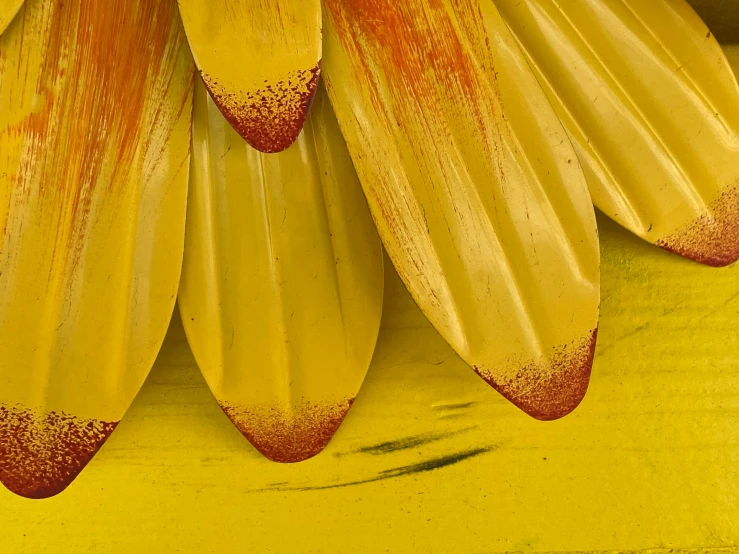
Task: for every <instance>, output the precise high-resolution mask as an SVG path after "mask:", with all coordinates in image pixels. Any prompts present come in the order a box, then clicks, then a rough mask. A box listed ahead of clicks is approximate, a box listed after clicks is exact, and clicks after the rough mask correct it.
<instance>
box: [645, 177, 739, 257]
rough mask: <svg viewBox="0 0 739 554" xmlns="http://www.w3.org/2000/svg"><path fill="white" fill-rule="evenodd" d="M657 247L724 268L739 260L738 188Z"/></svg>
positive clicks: (728, 191)
mask: <svg viewBox="0 0 739 554" xmlns="http://www.w3.org/2000/svg"><path fill="white" fill-rule="evenodd" d="M657 245H658V246H661V247H662V248H664V249H665V250H668V251H670V252H672V253H674V254H678V255H680V256H684V257H686V258H689V259H691V260H694V261H696V262H700V263H702V264H706V265H709V266H711V267H725V266H727V265H730V264H733V263H734V262H735V261H737V260H739V185H736V184H735V185H732V186H729V187H727V188H726V190H725V191H724V192H723V193H722V194H721V195H720V196H719V197H718V198H717V199H716V200H714V201H713V203H712V204H711V206H710V214H706V215H702V216H701V217H699V218H698V219H696V220H695V221H692V222H691V223H689V224H687V225H685V226H684V227H682V228H681V229H679V230H678V231H676V232H674V233H673V234H671V235H669V236H667V237H665V238H663V239H660V240H658V241H657Z"/></svg>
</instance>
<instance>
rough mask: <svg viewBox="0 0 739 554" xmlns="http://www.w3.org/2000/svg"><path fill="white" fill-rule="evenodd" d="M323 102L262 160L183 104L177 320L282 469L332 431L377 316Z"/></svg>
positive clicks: (235, 410) (377, 292)
mask: <svg viewBox="0 0 739 554" xmlns="http://www.w3.org/2000/svg"><path fill="white" fill-rule="evenodd" d="M324 95H325V93H324V92H319V96H318V97H317V99H316V106H315V107H314V108H313V110H312V111H311V116H310V118H309V119H308V121H307V122H306V126H305V129H304V130H303V133H302V134H301V135H300V137H299V138H298V140H297V142H296V143H295V144H293V145H292V146H291V147H290V148H288V149H287V150H285V151H284V152H281V153H279V154H262V153H260V152H257V151H256V150H254V149H252V148H251V147H250V146H249V145H248V144H247V143H245V142H244V141H243V140H242V139H241V137H239V135H237V134H236V132H235V131H234V130H233V129H232V128H231V127H230V126H229V125H228V123H227V122H226V121H225V120H224V118H223V117H222V116H221V114H220V113H219V111H218V109H217V107H216V105H215V104H214V102H213V101H212V99H211V98H210V97H209V96H208V94H207V93H206V92H205V89H204V88H203V87H202V86H199V87H198V88H197V90H196V94H195V121H194V130H193V159H192V173H191V181H190V201H189V207H188V219H187V238H186V246H185V264H184V270H183V277H182V288H181V290H180V297H179V301H180V310H181V313H182V320H183V323H184V326H185V330H186V332H187V336H188V340H189V342H190V345H191V347H192V350H193V353H194V354H195V358H196V359H197V361H198V365H199V366H200V369H201V371H202V372H203V375H204V376H205V378H206V380H207V382H208V384H209V386H210V388H211V390H212V391H213V393H214V395H215V397H216V399H217V400H218V402H219V403H220V405H221V407H222V408H223V410H224V412H225V413H226V414H227V415H228V416H229V417H230V418H231V420H232V421H233V422H234V424H235V425H236V426H237V427H238V428H239V430H240V431H241V432H242V433H243V434H244V436H246V438H247V439H249V441H251V442H252V444H254V446H255V447H256V448H257V449H258V450H259V451H260V452H262V453H263V454H264V455H265V456H267V457H268V458H270V459H272V460H276V461H280V462H297V461H300V460H304V459H306V458H309V457H311V456H313V455H315V454H317V453H318V452H319V451H320V450H321V449H323V447H324V446H326V444H327V443H328V441H329V440H330V439H331V437H332V436H333V434H334V433H335V432H336V430H337V429H338V427H339V425H340V424H341V421H342V420H343V419H344V416H345V415H346V414H347V412H348V410H349V407H350V406H351V403H352V402H353V400H354V397H355V396H356V395H357V392H358V391H359V387H360V385H361V384H362V381H363V380H364V376H365V374H366V372H367V368H368V367H369V363H370V359H371V357H372V352H373V350H374V346H375V341H376V340H377V334H378V332H379V326H380V315H381V311H382V295H383V268H382V247H381V245H380V239H379V237H378V236H377V231H376V230H375V227H374V225H373V223H372V219H371V216H370V213H369V210H368V208H367V202H366V200H365V199H364V196H363V195H362V189H361V187H360V185H359V182H358V181H357V176H356V174H355V172H354V168H353V167H352V162H351V159H350V157H349V153H348V152H347V150H346V145H345V144H344V139H343V138H342V136H341V132H340V131H339V127H338V124H337V122H336V119H335V116H334V114H333V112H332V110H331V106H330V104H329V103H328V100H325V99H324V98H323V96H324Z"/></svg>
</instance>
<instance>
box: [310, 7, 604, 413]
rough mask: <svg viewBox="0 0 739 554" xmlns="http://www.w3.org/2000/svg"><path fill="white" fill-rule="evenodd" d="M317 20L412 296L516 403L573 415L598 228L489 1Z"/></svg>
mask: <svg viewBox="0 0 739 554" xmlns="http://www.w3.org/2000/svg"><path fill="white" fill-rule="evenodd" d="M324 10H325V11H324V13H325V15H326V17H325V19H324V33H325V34H324V37H325V45H326V50H325V55H326V58H325V60H326V65H325V68H326V78H327V82H328V90H329V95H330V97H331V100H332V103H333V105H334V108H335V109H336V113H337V116H338V118H339V122H340V124H341V128H342V131H343V132H344V136H345V137H346V139H347V144H348V146H349V150H350V152H351V154H352V158H353V160H354V163H355V166H356V168H357V173H358V174H359V177H360V179H361V181H362V186H363V187H364V191H365V194H366V196H367V199H368V202H369V206H370V209H371V210H372V214H373V216H374V218H375V221H376V222H377V225H378V229H379V231H380V237H381V238H382V240H383V242H384V244H385V247H386V249H387V251H388V254H389V255H390V258H391V259H392V261H393V263H394V264H395V267H396V268H397V270H398V273H399V274H400V276H401V278H402V279H403V281H404V283H405V284H406V286H407V287H408V289H409V290H410V292H411V294H412V295H413V298H414V299H415V301H416V302H417V303H418V305H419V306H420V307H421V309H422V310H423V311H424V313H425V314H426V316H427V317H428V318H429V320H430V321H431V322H432V323H433V325H434V326H435V327H436V328H437V329H438V330H439V332H440V333H441V334H442V335H443V336H444V338H445V339H446V340H447V341H448V342H449V343H450V344H451V345H452V347H453V348H454V349H455V350H456V351H457V352H458V353H459V354H460V355H461V357H462V358H463V359H464V360H465V361H466V362H467V363H468V364H470V365H471V366H473V367H474V368H475V369H476V371H477V372H478V373H479V374H480V375H481V376H482V377H483V378H484V379H486V380H487V381H488V382H489V383H490V384H491V385H492V386H493V387H495V388H496V389H497V390H499V391H500V392H501V393H502V394H503V395H505V396H506V397H507V398H508V399H510V400H511V401H512V402H514V403H515V404H516V405H518V406H519V407H520V408H522V409H523V410H525V411H526V412H527V413H529V414H530V415H532V416H534V417H536V418H539V419H554V418H557V417H560V416H563V415H565V414H566V413H568V412H570V411H571V410H572V409H574V408H575V406H577V404H578V403H579V402H580V400H581V399H582V397H583V395H584V394H585V390H586V388H587V384H588V380H589V376H590V368H591V363H592V354H593V348H594V345H595V335H596V328H597V321H598V302H599V286H598V282H599V276H598V267H599V253H598V241H597V233H596V226H595V217H594V214H593V208H592V204H591V202H590V198H589V196H588V192H587V188H586V184H585V180H584V177H583V175H582V172H581V170H580V168H579V166H578V163H577V158H576V156H575V153H574V151H573V149H572V146H571V145H570V143H569V141H568V139H567V136H566V134H565V132H564V130H563V129H562V127H561V125H560V123H559V121H558V120H557V118H556V116H555V114H554V112H553V111H552V110H551V108H550V106H549V104H548V103H547V101H546V97H545V96H544V93H543V92H542V91H541V89H540V88H539V86H538V85H537V83H536V79H535V77H534V75H533V74H532V72H531V70H530V69H529V67H528V65H527V63H526V60H525V59H524V58H523V55H522V54H521V52H520V51H519V50H518V48H517V46H516V44H515V41H514V39H513V37H512V36H511V35H510V33H509V32H508V31H507V29H506V26H505V24H504V23H503V21H502V20H501V18H500V16H499V14H498V12H497V11H496V10H495V7H494V6H493V4H492V2H490V1H486V0H483V1H477V0H432V1H429V0H408V1H406V2H393V1H391V0H374V1H370V0H327V1H326V2H325V3H324Z"/></svg>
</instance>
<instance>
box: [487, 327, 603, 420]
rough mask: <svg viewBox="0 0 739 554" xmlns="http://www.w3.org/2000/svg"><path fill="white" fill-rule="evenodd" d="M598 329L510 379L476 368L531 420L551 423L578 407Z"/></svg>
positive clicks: (530, 365)
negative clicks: (531, 418)
mask: <svg viewBox="0 0 739 554" xmlns="http://www.w3.org/2000/svg"><path fill="white" fill-rule="evenodd" d="M597 338H598V329H597V328H596V329H594V330H592V331H590V332H589V333H587V334H586V335H584V336H583V337H581V338H580V339H579V340H575V341H573V342H571V343H568V344H565V345H563V346H560V347H558V348H556V349H555V351H554V354H553V355H552V356H551V358H549V359H548V360H546V361H537V362H531V363H529V364H527V365H526V366H524V367H522V368H521V369H520V370H519V371H518V372H517V373H516V374H515V375H512V376H511V377H507V376H506V377H501V376H499V375H496V374H494V372H492V371H490V370H487V369H481V368H478V367H476V368H475V371H476V372H477V374H478V375H479V376H480V377H482V378H483V379H484V380H485V381H486V382H487V383H488V384H489V385H490V386H491V387H493V388H494V389H495V390H497V391H498V392H499V393H500V394H502V395H503V396H504V397H506V398H507V399H508V400H510V401H511V402H512V403H513V404H515V405H516V406H518V407H519V408H521V410H523V411H524V412H526V413H527V414H528V415H530V416H531V417H533V418H536V419H538V420H541V421H552V420H555V419H559V418H561V417H564V416H566V415H567V414H569V413H570V412H571V411H572V410H574V409H575V408H577V406H578V405H579V404H580V402H581V401H582V399H583V398H584V397H585V393H586V392H587V390H588V383H589V382H590V371H591V368H592V366H593V356H594V354H595V343H596V340H597Z"/></svg>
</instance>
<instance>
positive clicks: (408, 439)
mask: <svg viewBox="0 0 739 554" xmlns="http://www.w3.org/2000/svg"><path fill="white" fill-rule="evenodd" d="M729 1H733V0H729ZM727 53H728V54H729V58H730V59H732V60H735V61H736V62H739V46H736V47H732V48H727ZM737 67H739V64H737ZM598 224H599V229H600V239H601V247H602V272H603V277H602V283H601V287H602V310H601V328H600V329H601V330H600V337H599V344H598V349H597V352H596V359H595V364H594V370H593V377H592V382H591V386H590V390H589V393H588V396H587V397H586V399H585V401H584V402H583V403H582V405H581V406H580V407H579V408H578V409H577V410H576V411H575V412H574V413H573V414H572V415H570V416H568V417H566V418H564V419H562V420H559V421H556V422H551V423H546V424H543V423H539V422H535V421H533V420H530V419H529V418H527V417H525V416H524V415H523V414H521V413H520V412H519V411H518V410H516V409H515V408H514V407H512V406H511V405H510V404H508V403H506V402H505V401H504V400H503V399H502V398H500V397H498V396H497V395H495V394H494V393H492V392H491V391H490V389H489V388H488V387H487V386H486V385H485V384H484V383H482V381H480V380H479V379H476V378H475V377H474V375H472V374H471V373H470V372H469V370H468V368H467V366H466V365H465V364H464V362H462V361H461V360H460V359H459V358H458V357H457V356H456V355H455V354H453V352H452V351H451V349H450V348H449V347H448V346H447V345H446V344H445V343H444V341H443V340H442V339H441V338H440V336H439V335H438V334H437V333H436V332H435V331H434V330H433V329H432V328H431V326H430V325H429V324H428V323H427V322H426V321H425V320H424V319H423V316H422V315H421V314H420V312H419V311H418V309H417V308H416V307H415V305H414V304H413V302H412V300H411V299H410V297H409V296H408V294H407V293H406V292H405V291H404V289H403V288H402V285H401V283H400V281H399V280H398V278H397V276H396V275H394V273H393V271H392V269H391V267H390V266H389V264H388V265H386V271H387V277H388V278H387V290H386V296H385V313H384V320H383V328H382V330H381V333H380V338H379V341H378V348H377V352H376V355H375V358H374V360H373V364H372V367H371V369H370V371H369V374H368V377H367V380H366V382H365V385H364V386H363V388H362V392H361V393H360V395H359V397H358V399H357V401H356V402H355V405H354V407H353V409H352V411H351V413H350V414H349V416H348V418H347V420H346V422H345V423H344V425H343V426H342V428H341V429H340V430H339V433H338V435H337V437H336V439H335V440H334V441H333V442H332V443H331V444H330V445H329V447H328V448H327V450H326V451H324V452H323V453H322V454H320V455H319V456H317V457H315V458H313V459H311V460H309V461H307V462H303V463H300V464H293V465H282V464H274V463H271V462H268V461H267V460H265V459H264V458H263V457H262V456H261V455H259V454H258V453H257V451H256V450H254V449H253V448H251V447H250V446H249V445H248V443H246V442H245V441H244V440H243V438H242V437H241V435H240V434H239V433H238V431H237V430H236V429H235V428H234V427H233V426H232V425H231V423H230V422H229V421H228V419H227V418H226V417H225V416H224V414H223V413H222V412H221V410H220V409H219V408H218V406H217V404H216V403H215V401H214V399H213V397H212V395H211V394H210V392H209V391H208V388H207V386H206V384H205V382H204V380H203V378H202V377H201V376H200V372H199V371H198V369H197V367H196V365H195V362H194V359H193V357H192V354H191V353H190V351H189V349H188V347H187V344H186V341H185V337H184V333H183V330H182V327H181V325H180V323H179V320H178V319H177V318H176V317H175V319H174V321H173V323H172V326H171V328H170V332H169V335H168V337H167V339H166V340H165V343H164V347H163V349H162V352H161V353H160V356H159V358H158V360H157V363H156V364H155V366H154V369H153V371H152V373H151V375H150V377H149V379H148V380H147V382H146V384H145V385H144V387H143V389H142V391H141V393H140V394H139V396H138V397H137V398H136V400H135V401H134V403H133V405H132V407H131V409H130V410H129V411H128V414H127V416H126V418H125V419H124V420H123V422H122V423H121V424H120V426H119V428H118V430H117V431H116V433H114V434H113V436H112V438H111V439H110V440H109V441H108V442H107V444H106V445H105V447H104V448H103V449H102V451H101V452H100V454H99V455H98V456H97V457H96V458H95V459H94V461H93V462H92V463H91V464H90V466H89V467H88V468H87V469H86V470H85V471H84V472H83V473H82V475H81V476H80V477H79V478H78V479H77V481H76V482H75V483H74V484H73V485H72V486H71V487H70V488H69V489H68V490H67V491H65V492H64V493H63V494H61V495H60V496H58V497H55V498H52V499H49V500H44V501H28V500H24V499H21V498H18V497H16V496H14V495H12V494H11V493H9V492H7V491H4V490H0V516H1V517H0V552H3V553H5V552H8V553H13V554H15V553H19V554H23V553H32V554H35V553H38V552H60V553H66V552H75V553H76V552H96V553H97V552H106V553H119V552H120V553H125V554H128V553H130V552H132V551H134V552H162V553H168V552H183V553H185V552H193V553H198V554H199V553H211V552H213V553H218V554H220V553H223V552H225V553H230V552H255V553H259V552H267V553H273V552H296V553H306V552H312V553H319V552H320V553H333V552H367V553H372V554H374V553H377V552H393V553H395V552H402V553H405V552H413V553H416V552H424V553H425V552H428V553H435V552H439V553H470V554H472V553H485V552H500V551H538V552H545V551H560V552H561V551H578V550H580V551H581V550H588V551H593V550H597V551H613V550H619V551H622V550H637V551H640V552H641V551H644V550H648V551H649V552H650V554H695V553H697V552H700V553H702V554H736V553H737V552H739V548H737V544H738V543H739V508H738V507H739V444H737V429H739V370H738V369H737V368H738V367H739V334H737V331H736V329H737V320H738V318H739V294H738V293H739V267H731V268H726V269H720V270H713V269H710V268H706V267H702V266H699V265H697V264H693V263H690V262H688V261H685V260H682V259H680V258H677V257H675V256H672V255H669V254H667V253H666V252H663V251H661V250H659V249H657V248H654V247H652V246H650V245H648V244H647V243H645V242H643V241H641V240H639V239H637V238H636V237H635V236H633V235H631V234H630V233H628V232H627V231H625V230H624V229H621V228H619V227H618V226H617V225H616V224H614V223H613V222H612V221H610V220H608V219H607V218H606V217H604V216H600V217H599V218H598ZM470 402H472V404H469V405H467V406H465V404H468V403H470ZM468 427H471V428H472V429H470V430H466V429H467V428H468ZM455 432H457V433H459V434H456V435H455V434H454V433H455ZM449 433H452V434H451V435H449ZM440 434H441V435H444V434H446V436H441V437H439V436H438V435H440ZM398 441H400V443H398ZM388 443H391V444H388ZM392 443H394V444H392ZM401 446H405V447H407V448H405V449H404V450H397V448H398V447H401ZM393 448H395V450H393ZM363 449H364V450H363ZM485 449H488V451H485V452H476V451H479V450H485ZM388 451H389V452H388ZM382 452H388V453H387V454H382ZM465 453H466V454H465ZM461 454H464V455H466V456H467V458H466V459H464V460H461V461H458V462H457V463H453V464H452V463H451V462H452V461H453V460H454V456H456V457H457V458H459V457H460V455H461ZM449 456H452V458H449ZM445 458H446V461H444V459H445ZM429 462H431V463H429ZM424 463H425V464H426V465H421V466H420V467H419V466H418V464H424ZM443 463H446V464H447V465H446V466H443ZM440 465H442V467H437V468H436V469H432V468H433V467H435V466H440ZM412 466H416V467H415V470H416V471H415V472H414V471H413V467H412ZM419 469H421V470H423V469H427V471H420V472H419V471H418V470H419ZM383 472H385V473H383ZM352 481H367V482H365V483H357V484H354V485H348V484H347V483H349V482H352ZM337 484H339V485H340V484H347V486H343V487H338V488H324V489H318V490H280V491H272V492H266V491H263V492H255V491H258V490H260V489H264V488H269V487H272V488H275V487H277V488H282V489H290V488H303V489H305V488H307V487H322V486H327V485H337Z"/></svg>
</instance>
